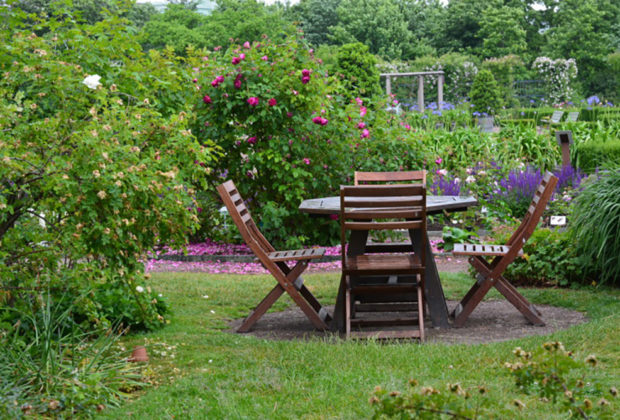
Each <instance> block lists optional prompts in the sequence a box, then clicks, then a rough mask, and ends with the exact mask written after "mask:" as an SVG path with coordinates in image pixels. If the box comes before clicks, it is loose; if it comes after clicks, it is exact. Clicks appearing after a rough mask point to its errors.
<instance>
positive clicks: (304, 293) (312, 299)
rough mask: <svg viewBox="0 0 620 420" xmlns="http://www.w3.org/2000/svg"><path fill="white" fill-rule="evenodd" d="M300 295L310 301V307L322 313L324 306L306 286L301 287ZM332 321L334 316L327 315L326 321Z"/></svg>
mask: <svg viewBox="0 0 620 420" xmlns="http://www.w3.org/2000/svg"><path fill="white" fill-rule="evenodd" d="M299 293H301V295H302V296H303V297H304V298H305V299H306V300H307V301H308V303H309V304H310V306H312V308H313V309H314V310H315V311H316V312H320V311H321V309H323V306H322V305H321V303H320V302H319V301H318V300H317V298H315V297H314V295H313V294H312V292H311V291H310V290H309V289H308V288H307V287H306V286H305V285H303V286H301V289H299ZM331 319H332V316H331V315H330V314H329V313H328V314H326V315H325V319H324V321H325V322H329V321H331Z"/></svg>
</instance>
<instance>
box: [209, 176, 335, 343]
mask: <svg viewBox="0 0 620 420" xmlns="http://www.w3.org/2000/svg"><path fill="white" fill-rule="evenodd" d="M217 191H218V193H219V194H220V197H222V200H223V201H224V205H226V208H227V209H228V213H229V214H230V216H231V217H232V220H233V221H234V222H235V225H237V228H238V229H239V232H240V233H241V236H242V237H243V239H244V241H245V243H246V244H247V245H248V246H249V247H250V249H251V250H252V252H254V255H256V257H257V258H258V260H259V261H260V262H261V263H262V264H263V266H264V267H265V268H266V269H267V270H268V271H269V272H270V273H271V275H273V277H275V279H276V280H277V282H278V284H276V286H275V287H274V288H273V289H272V290H271V291H270V292H269V293H268V294H267V296H265V298H264V299H263V300H262V301H261V302H260V303H259V304H258V306H257V307H256V308H255V309H254V310H253V311H252V312H250V315H249V316H248V317H247V318H246V319H245V320H244V321H243V323H242V324H241V326H240V327H239V328H238V329H237V332H248V331H249V330H250V328H252V325H254V323H255V322H256V321H258V320H259V319H260V317H261V316H263V314H264V313H265V312H266V311H267V310H268V309H269V308H270V307H271V306H272V305H273V304H274V303H275V302H276V300H278V298H279V297H280V296H281V295H282V294H283V293H284V292H287V293H288V294H289V296H290V297H291V298H292V299H293V301H294V302H295V303H296V304H297V305H298V306H299V307H300V308H301V310H302V311H303V312H304V314H306V316H307V317H308V319H309V320H310V321H311V322H312V324H313V325H314V326H315V327H316V328H317V329H320V330H327V329H328V326H327V323H328V322H329V321H330V320H331V316H330V315H329V313H328V312H327V310H326V309H325V308H324V307H323V306H321V304H320V303H319V301H318V300H317V299H316V298H315V297H314V295H313V294H312V293H311V292H310V290H308V288H307V287H306V286H305V285H304V280H303V279H302V277H301V273H303V272H304V270H305V269H306V268H307V267H308V262H309V261H310V260H313V259H316V258H321V257H322V256H323V254H325V249H324V248H312V249H300V250H294V251H276V250H275V249H274V247H273V246H271V244H270V243H269V241H267V239H266V238H265V237H264V236H263V235H262V234H261V232H260V231H259V230H258V228H257V227H256V223H254V220H252V216H251V215H250V212H249V210H248V209H247V207H246V206H245V204H244V202H243V199H242V198H241V195H240V194H239V191H238V190H237V187H235V184H234V183H233V182H232V181H226V182H225V183H223V184H222V185H219V186H218V187H217ZM287 261H297V264H295V266H294V267H293V268H289V266H288V265H287V264H286V262H287Z"/></svg>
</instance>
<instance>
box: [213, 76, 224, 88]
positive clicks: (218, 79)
mask: <svg viewBox="0 0 620 420" xmlns="http://www.w3.org/2000/svg"><path fill="white" fill-rule="evenodd" d="M223 81H224V76H217V77H216V78H215V79H213V81H212V82H211V86H213V87H218V85H219V84H220V83H222V82H223Z"/></svg>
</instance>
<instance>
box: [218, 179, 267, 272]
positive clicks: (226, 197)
mask: <svg viewBox="0 0 620 420" xmlns="http://www.w3.org/2000/svg"><path fill="white" fill-rule="evenodd" d="M217 191H218V193H219V194H220V197H221V198H222V201H223V202H224V205H225V206H226V208H227V209H228V214H230V217H231V218H232V220H233V222H234V223H235V225H236V226H237V228H238V229H239V233H241V237H243V240H244V241H245V243H246V244H247V245H248V246H249V247H250V249H251V250H252V252H254V254H255V255H256V256H257V257H258V258H259V259H260V260H261V261H262V260H263V259H265V258H266V254H267V253H269V252H273V251H274V250H275V249H274V248H273V246H272V245H271V244H270V243H269V241H268V240H267V238H265V237H264V236H263V234H262V233H261V232H260V231H259V230H258V227H257V226H256V223H254V220H253V219H252V214H251V213H250V210H249V209H248V208H247V207H246V205H245V203H244V201H243V198H242V197H241V194H239V191H238V190H237V187H236V186H235V184H234V182H232V181H226V182H224V183H223V184H221V185H218V187H217Z"/></svg>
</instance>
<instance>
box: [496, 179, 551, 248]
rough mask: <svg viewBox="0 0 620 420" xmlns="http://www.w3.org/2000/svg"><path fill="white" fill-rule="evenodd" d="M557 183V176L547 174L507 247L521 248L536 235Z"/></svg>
mask: <svg viewBox="0 0 620 420" xmlns="http://www.w3.org/2000/svg"><path fill="white" fill-rule="evenodd" d="M557 183H558V178H557V177H556V176H555V175H553V174H552V173H551V172H546V173H545V175H544V176H543V179H542V181H541V182H540V185H539V186H538V188H537V189H536V192H535V194H534V197H533V198H532V203H531V204H530V206H529V208H528V209H527V212H526V213H525V216H524V217H523V220H522V221H521V224H520V225H519V227H518V228H517V230H516V231H515V232H514V233H513V234H512V236H511V237H510V239H509V240H508V242H507V245H511V246H518V247H519V248H520V247H521V246H523V243H525V241H527V240H528V239H529V238H530V236H532V233H534V230H535V229H536V226H537V225H538V222H539V221H540V218H541V217H542V215H543V213H544V211H545V208H546V207H547V203H548V202H549V200H550V199H551V196H552V195H553V191H554V190H555V186H556V185H557Z"/></svg>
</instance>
